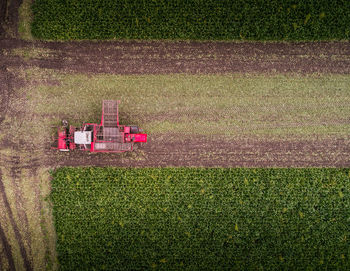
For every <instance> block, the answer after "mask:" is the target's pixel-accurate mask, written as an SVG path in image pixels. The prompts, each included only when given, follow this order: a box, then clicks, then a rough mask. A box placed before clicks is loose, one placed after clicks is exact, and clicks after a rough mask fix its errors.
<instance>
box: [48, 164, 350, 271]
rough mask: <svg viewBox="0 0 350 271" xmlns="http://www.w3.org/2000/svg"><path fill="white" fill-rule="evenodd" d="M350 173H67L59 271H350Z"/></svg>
mask: <svg viewBox="0 0 350 271" xmlns="http://www.w3.org/2000/svg"><path fill="white" fill-rule="evenodd" d="M349 174H350V173H349V170H348V169H190V168H187V169H183V168H176V169H170V168H169V169H114V168H104V169H102V168H84V169H82V168H80V169H79V168H76V169H73V168H62V169H59V170H57V171H55V172H54V173H53V181H52V194H51V200H52V202H53V214H54V218H55V225H56V230H57V252H58V259H59V262H60V269H61V270H103V269H105V270H144V269H151V268H152V267H153V268H156V269H163V270H174V269H175V270H177V269H180V270H182V269H185V270H213V269H216V270H232V269H233V270H320V269H322V270H350V269H349V268H350V246H349V239H350V236H349V235H350V212H349V210H350V194H349V192H350V178H349Z"/></svg>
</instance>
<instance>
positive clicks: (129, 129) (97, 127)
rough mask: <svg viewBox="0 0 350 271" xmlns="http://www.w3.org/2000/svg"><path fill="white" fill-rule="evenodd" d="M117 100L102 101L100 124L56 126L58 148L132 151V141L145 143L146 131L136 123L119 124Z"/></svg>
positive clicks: (67, 149)
mask: <svg viewBox="0 0 350 271" xmlns="http://www.w3.org/2000/svg"><path fill="white" fill-rule="evenodd" d="M119 102H120V101H114V100H104V101H103V102H102V119H101V123H100V124H96V123H84V124H83V126H82V127H81V128H76V127H74V126H71V125H70V126H69V127H68V123H67V122H65V123H64V125H63V126H62V127H60V128H59V129H58V142H57V149H58V150H60V151H69V150H75V149H78V150H84V151H90V152H125V151H132V150H133V148H134V143H138V142H140V143H144V142H147V134H145V133H143V130H142V129H140V128H139V127H137V126H125V125H119V118H118V104H119Z"/></svg>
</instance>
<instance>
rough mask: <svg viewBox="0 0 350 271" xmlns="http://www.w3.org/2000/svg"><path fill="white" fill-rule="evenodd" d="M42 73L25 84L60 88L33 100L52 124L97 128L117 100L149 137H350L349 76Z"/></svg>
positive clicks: (124, 118) (39, 92)
mask: <svg viewBox="0 0 350 271" xmlns="http://www.w3.org/2000/svg"><path fill="white" fill-rule="evenodd" d="M43 72H44V71H43V70H41V71H40V70H38V69H35V70H28V71H27V75H26V78H33V79H32V80H34V81H36V82H37V81H39V80H42V81H43V83H45V82H46V81H50V80H51V81H54V82H56V83H55V84H46V85H45V84H43V85H40V86H35V87H34V88H33V89H32V90H31V91H30V92H29V94H28V95H29V97H28V98H29V100H30V101H31V105H30V108H31V109H32V110H33V111H34V113H35V115H38V116H39V115H40V114H42V115H44V116H48V115H49V116H53V117H54V116H56V119H52V120H51V121H52V123H51V125H54V124H58V123H60V119H61V118H66V119H68V120H69V121H70V122H72V123H75V124H76V125H80V124H81V123H82V122H83V121H88V122H98V121H100V117H101V99H117V100H121V105H120V119H121V123H135V124H137V125H140V126H141V127H143V128H144V129H145V130H146V131H147V133H149V134H151V135H152V136H155V135H156V134H162V133H177V134H186V135H196V134H198V135H208V136H210V135H221V136H225V137H228V138H235V139H237V138H239V137H260V138H263V137H268V138H270V139H271V138H278V139H281V138H307V139H310V138H315V137H318V138H321V137H326V138H329V137H332V138H347V137H348V136H349V134H350V125H349V122H348V116H349V115H350V107H349V103H350V77H349V76H347V75H323V76H319V75H310V76H298V75H268V76H266V75H239V74H234V75H127V76H124V75H94V76H92V77H91V76H88V75H81V74H65V73H55V74H54V75H48V74H46V72H44V73H43ZM50 77H51V79H48V78H50ZM37 78H39V79H37ZM40 78H41V79H40ZM45 78H47V79H45ZM62 100H64V101H65V102H64V103H62ZM42 101H46V102H45V103H42ZM28 106H29V105H28ZM67 108H70V110H67ZM169 108H170V110H169ZM40 123H42V121H40ZM49 125H50V124H49ZM41 130H45V129H42V128H41ZM42 141H43V140H42Z"/></svg>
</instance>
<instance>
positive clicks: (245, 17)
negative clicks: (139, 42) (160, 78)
mask: <svg viewBox="0 0 350 271" xmlns="http://www.w3.org/2000/svg"><path fill="white" fill-rule="evenodd" d="M33 13H34V21H33V24H32V33H33V35H34V36H35V37H37V38H39V39H63V40H65V39H115V38H116V39H199V40H204V39H206V40H231V39H248V40H329V39H336V40H338V39H349V37H350V1H347V0H334V1H329V0H293V1H291V0H235V1H232V0H220V1H218V0H124V1H120V0H119V1H118V0H35V1H34V4H33Z"/></svg>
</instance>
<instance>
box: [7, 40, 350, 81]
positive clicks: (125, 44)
mask: <svg viewBox="0 0 350 271" xmlns="http://www.w3.org/2000/svg"><path fill="white" fill-rule="evenodd" d="M0 48H2V49H3V50H5V51H8V50H12V49H15V48H38V49H44V50H48V53H47V55H46V56H45V57H36V58H32V59H28V60H27V61H23V59H22V58H21V57H20V56H13V55H12V56H9V55H7V56H6V57H2V59H1V61H2V62H3V63H4V65H7V66H9V67H18V66H24V67H33V66H34V67H35V66H36V67H40V68H48V69H55V70H64V71H72V72H79V73H113V74H164V73H275V72H278V73H300V74H304V73H342V74H348V73H350V43H349V42H314V43H312V42H294V43H279V42H271V43H262V42H196V41H178V42H171V41H98V42H97V41H80V42H42V41H36V42H24V41H21V40H15V39H5V40H2V41H0Z"/></svg>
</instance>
